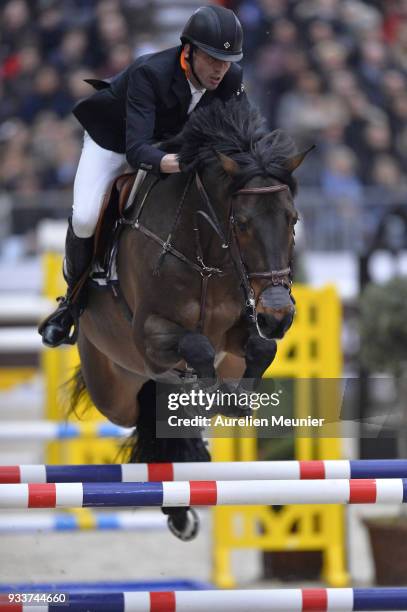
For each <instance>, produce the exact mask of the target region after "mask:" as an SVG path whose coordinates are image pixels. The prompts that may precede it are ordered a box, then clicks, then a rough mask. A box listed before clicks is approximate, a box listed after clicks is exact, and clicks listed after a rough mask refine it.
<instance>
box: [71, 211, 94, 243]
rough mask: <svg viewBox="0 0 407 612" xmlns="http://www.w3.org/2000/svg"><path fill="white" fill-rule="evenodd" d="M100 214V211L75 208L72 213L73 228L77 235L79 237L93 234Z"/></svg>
mask: <svg viewBox="0 0 407 612" xmlns="http://www.w3.org/2000/svg"><path fill="white" fill-rule="evenodd" d="M98 216H99V214H98V213H97V214H96V213H93V212H92V211H91V210H83V211H78V210H76V209H74V210H73V213H72V228H73V231H74V233H75V236H77V237H78V238H89V237H90V236H93V234H94V232H95V227H96V224H97V221H98Z"/></svg>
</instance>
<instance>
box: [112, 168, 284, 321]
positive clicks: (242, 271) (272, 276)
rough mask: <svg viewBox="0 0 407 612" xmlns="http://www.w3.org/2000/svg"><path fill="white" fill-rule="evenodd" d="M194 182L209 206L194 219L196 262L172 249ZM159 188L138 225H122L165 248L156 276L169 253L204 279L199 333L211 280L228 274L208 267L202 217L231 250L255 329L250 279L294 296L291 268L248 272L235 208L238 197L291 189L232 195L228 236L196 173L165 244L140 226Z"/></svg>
mask: <svg viewBox="0 0 407 612" xmlns="http://www.w3.org/2000/svg"><path fill="white" fill-rule="evenodd" d="M194 178H195V183H196V187H197V190H198V193H199V195H200V196H201V199H202V201H203V202H204V204H205V206H206V211H205V210H197V211H196V212H195V217H194V235H195V244H196V258H195V261H194V260H192V259H190V258H189V257H187V256H186V255H184V254H183V253H181V252H180V251H178V249H176V248H175V247H174V246H173V245H172V237H173V235H174V232H175V229H176V227H177V225H178V222H179V219H180V216H181V212H182V209H183V206H184V203H185V200H186V197H187V194H188V192H189V190H190V188H191V186H192V183H193V180H194ZM155 184H156V183H155V182H154V183H152V184H151V185H150V187H149V189H148V190H147V191H146V193H145V194H144V196H143V198H142V200H141V202H140V204H139V206H138V208H137V211H136V215H135V220H134V221H133V220H127V219H125V218H121V219H120V224H124V225H127V226H129V227H131V228H132V229H135V230H137V231H140V232H141V233H143V234H144V235H145V236H147V237H148V238H150V239H151V240H153V241H154V242H156V243H158V244H159V245H160V246H161V247H162V251H161V254H160V256H159V258H158V262H157V265H156V267H155V270H154V274H159V271H160V268H161V266H162V264H163V261H164V259H165V257H166V255H167V254H168V253H171V255H173V256H174V257H176V258H177V259H179V260H180V261H183V262H184V263H185V264H186V265H188V266H189V267H190V268H192V269H193V270H195V271H196V272H198V273H199V274H200V275H201V277H202V286H201V303H200V314H199V321H198V324H197V330H198V331H200V332H201V333H202V331H203V329H204V323H205V307H206V296H207V290H208V283H209V279H210V278H211V277H212V276H217V277H221V276H225V275H226V274H227V272H226V271H225V270H222V269H221V268H219V267H211V266H207V265H206V264H205V262H204V257H203V249H202V241H201V236H200V230H199V224H198V216H200V217H203V218H204V219H205V220H206V221H207V222H208V223H209V225H210V226H211V227H212V229H213V230H214V232H215V233H216V234H217V235H218V236H219V238H220V239H221V241H222V248H223V249H225V250H226V249H227V250H228V251H229V255H230V259H231V262H232V264H233V267H234V270H235V272H236V275H237V277H238V279H239V281H240V287H241V289H242V292H243V297H244V304H245V315H246V316H247V317H248V319H249V321H250V322H251V323H254V324H255V325H257V310H256V297H255V292H254V290H253V287H252V285H251V283H250V279H252V278H262V279H267V280H269V281H270V283H269V286H274V287H276V286H282V287H285V288H286V289H288V291H290V292H291V285H292V276H291V266H288V267H287V268H284V269H282V270H270V271H264V272H263V271H262V272H248V271H247V269H246V266H245V264H244V261H243V256H242V251H241V248H240V244H239V240H238V236H237V231H236V220H235V215H234V206H233V204H234V198H235V197H236V196H241V195H263V194H270V193H278V192H282V191H287V190H289V186H288V185H286V184H284V183H280V184H277V185H271V186H269V187H249V188H243V189H238V190H237V191H235V192H234V193H233V194H232V197H231V198H230V204H229V211H228V218H227V232H226V234H225V232H224V231H223V229H222V225H221V223H220V221H219V218H218V215H217V214H216V211H215V210H214V208H213V206H212V203H211V200H210V197H209V195H208V193H207V191H206V189H205V186H204V184H203V182H202V180H201V177H200V175H199V173H198V171H196V172H195V175H193V174H191V175H190V177H189V178H188V180H187V183H186V185H185V188H184V192H183V194H182V197H181V200H180V203H179V205H178V208H177V211H176V213H175V217H174V221H173V224H172V227H171V229H170V232H169V234H168V236H167V239H166V240H165V241H164V240H162V239H161V238H160V237H159V236H157V235H156V234H154V233H153V232H152V231H151V230H149V229H148V228H147V227H145V226H144V225H143V224H142V223H140V216H141V213H142V210H143V208H144V204H145V202H146V200H147V197H148V195H149V193H150V191H151V189H152V187H153V186H154V185H155ZM257 329H258V331H259V333H261V332H260V330H259V328H258V326H257Z"/></svg>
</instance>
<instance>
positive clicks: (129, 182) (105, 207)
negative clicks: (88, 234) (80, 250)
mask: <svg viewBox="0 0 407 612" xmlns="http://www.w3.org/2000/svg"><path fill="white" fill-rule="evenodd" d="M156 181H157V177H156V176H154V175H153V174H151V173H150V174H148V173H147V172H146V171H145V170H138V171H137V172H127V173H125V174H121V175H120V176H118V177H117V178H116V179H114V181H113V182H112V184H111V186H110V189H109V191H108V192H107V193H106V195H105V197H104V199H103V204H102V208H101V211H100V214H99V219H98V222H97V225H96V230H95V246H94V257H93V267H92V271H91V274H90V279H91V280H93V281H94V282H95V283H96V284H97V285H99V286H100V285H106V284H108V282H109V280H113V278H112V277H114V276H115V274H114V272H113V270H112V268H114V267H115V262H114V259H115V252H116V247H117V242H118V238H119V235H120V232H121V230H122V226H121V225H120V223H119V221H120V219H121V218H123V217H124V216H126V217H127V218H128V217H131V213H132V211H133V210H134V209H135V208H136V205H137V203H138V202H139V200H140V198H143V197H144V194H145V193H146V192H148V191H149V189H150V187H151V185H152V184H153V183H154V182H156Z"/></svg>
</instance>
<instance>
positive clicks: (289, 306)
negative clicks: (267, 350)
mask: <svg viewBox="0 0 407 612" xmlns="http://www.w3.org/2000/svg"><path fill="white" fill-rule="evenodd" d="M294 313H295V308H294V304H293V301H292V299H291V295H290V292H289V291H288V289H286V288H285V287H282V286H281V285H278V286H274V285H273V286H272V287H267V289H265V290H264V291H263V292H262V293H261V294H260V298H259V304H258V314H257V327H258V330H259V333H260V334H261V335H262V336H263V337H265V338H268V339H271V338H282V337H283V336H284V334H285V332H286V331H287V330H288V329H289V328H290V327H291V325H292V322H293V319H294Z"/></svg>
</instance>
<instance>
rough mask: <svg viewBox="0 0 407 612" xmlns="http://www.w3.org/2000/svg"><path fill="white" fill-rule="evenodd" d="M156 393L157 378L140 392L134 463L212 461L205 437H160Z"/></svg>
mask: <svg viewBox="0 0 407 612" xmlns="http://www.w3.org/2000/svg"><path fill="white" fill-rule="evenodd" d="M156 393H157V385H156V382H155V381H154V380H148V381H147V382H146V383H144V385H143V386H142V388H141V389H140V391H139V393H138V396H137V398H138V401H139V406H140V413H139V417H138V420H137V429H136V431H135V432H134V434H132V436H131V442H130V444H131V452H130V459H129V462H130V463H165V462H186V461H210V460H211V456H210V454H209V452H208V450H207V448H206V445H205V443H204V441H203V440H202V438H201V437H200V438H156Z"/></svg>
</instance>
